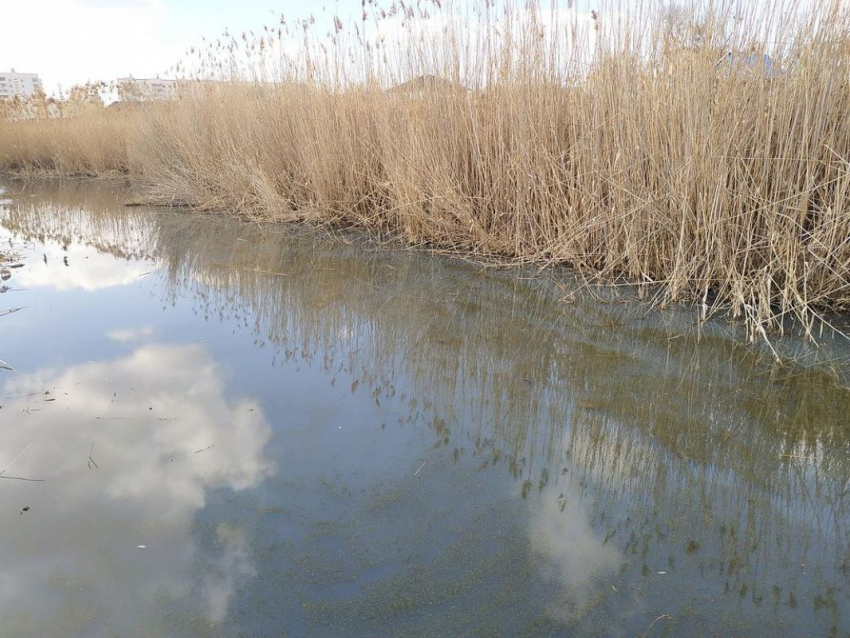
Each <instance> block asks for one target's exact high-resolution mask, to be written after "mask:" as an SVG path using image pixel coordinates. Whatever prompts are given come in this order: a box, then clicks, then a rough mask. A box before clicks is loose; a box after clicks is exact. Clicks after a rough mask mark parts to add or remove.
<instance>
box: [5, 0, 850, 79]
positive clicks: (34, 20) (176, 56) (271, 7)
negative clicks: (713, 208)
mask: <svg viewBox="0 0 850 638" xmlns="http://www.w3.org/2000/svg"><path fill="white" fill-rule="evenodd" d="M390 1H391V0H386V1H385V2H381V4H382V5H387V4H389V3H390ZM446 1H450V0H444V2H446ZM636 1H637V0H614V2H615V4H616V3H617V2H620V3H622V4H624V5H629V4H630V3H634V2H636ZM662 1H664V0H658V2H662ZM674 1H675V0H674ZM730 1H733V2H734V1H736V0H730ZM739 1H741V2H744V3H746V4H749V3H750V2H752V3H753V5H759V4H765V3H769V2H770V0H739ZM780 1H783V0H780ZM787 1H792V2H795V1H796V2H798V3H800V4H803V5H805V4H810V3H812V2H815V1H816V0H787ZM841 1H842V2H844V3H845V5H848V6H850V0H841ZM414 3H415V2H414ZM605 3H606V0H599V1H598V2H597V1H596V0H576V1H575V2H569V1H568V0H564V4H567V5H572V10H573V11H577V12H579V13H580V14H582V15H586V16H589V15H590V10H591V9H592V8H594V7H596V6H597V5H599V4H605ZM609 3H610V0H609ZM520 4H521V3H520ZM544 4H546V3H545V2H544ZM360 5H361V0H327V1H324V0H318V1H315V0H0V24H1V25H3V35H2V37H0V71H4V70H9V69H12V68H13V69H15V70H17V71H18V72H23V73H38V74H39V76H40V77H41V79H42V82H43V85H44V88H45V90H46V92H47V93H48V94H49V95H56V94H57V93H58V91H59V90H60V88H61V89H63V90H64V91H65V92H67V90H68V89H69V88H70V87H71V86H73V85H75V84H84V83H86V82H89V81H91V82H95V81H105V82H110V81H112V80H115V79H116V78H119V77H126V76H128V75H133V76H134V77H136V78H144V77H157V76H159V77H174V74H173V72H171V73H170V72H169V70H170V69H171V68H172V67H173V66H174V65H175V64H176V63H177V62H179V61H181V60H182V59H184V58H185V57H186V53H187V51H188V50H189V48H190V47H192V46H202V45H203V42H202V38H204V37H205V38H206V39H207V40H210V39H213V40H214V39H215V38H217V37H218V36H220V35H221V34H222V32H223V31H224V30H225V29H229V31H230V32H231V33H233V34H240V33H241V32H243V31H248V30H251V29H253V30H260V29H262V27H263V26H264V25H268V26H270V27H271V26H273V25H275V26H276V25H277V24H278V23H279V20H280V16H281V14H283V15H286V16H287V18H288V20H289V22H290V24H291V23H292V22H293V20H294V19H297V18H305V17H308V16H309V15H310V13H314V14H316V16H317V17H318V18H320V19H321V17H322V16H323V15H324V16H328V17H329V16H332V15H339V16H340V17H341V18H342V19H343V20H348V19H352V18H354V17H355V16H359V15H360V10H361V9H360ZM323 9H325V11H323Z"/></svg>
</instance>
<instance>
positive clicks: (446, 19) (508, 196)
mask: <svg viewBox="0 0 850 638" xmlns="http://www.w3.org/2000/svg"><path fill="white" fill-rule="evenodd" d="M423 4H424V5H427V8H423ZM567 4H569V5H572V3H567ZM766 4H767V5H768V6H760V7H755V8H752V9H748V10H746V14H745V15H744V14H742V13H741V11H740V10H739V8H738V7H737V5H736V4H735V3H732V2H722V1H721V2H713V3H708V4H701V5H699V6H697V5H694V6H693V7H690V8H689V9H688V10H684V9H678V10H675V11H673V10H669V9H668V10H667V11H666V12H663V13H661V12H654V11H653V10H652V8H653V6H654V5H652V4H651V3H640V2H639V3H637V6H635V4H634V3H632V4H631V5H630V7H625V8H624V7H623V6H620V7H612V8H611V9H609V10H607V12H606V11H600V12H599V13H596V12H593V13H592V15H590V16H589V17H587V16H582V15H581V14H580V13H578V12H577V11H576V10H574V9H562V10H560V9H556V8H553V9H552V10H551V11H547V10H544V9H542V8H541V7H538V6H537V5H536V4H535V3H528V4H526V5H523V6H522V7H519V6H514V5H511V4H509V6H507V7H498V8H497V7H496V6H495V4H494V3H493V2H482V3H475V4H473V5H470V6H467V7H465V8H464V7H457V6H455V7H453V8H446V7H443V8H441V7H440V3H439V2H438V1H436V0H431V1H430V2H427V3H420V5H419V7H418V8H415V9H414V8H411V7H409V6H406V5H404V3H399V4H396V3H394V4H393V5H392V6H391V7H390V8H389V9H388V10H387V9H380V8H378V7H377V5H375V4H374V3H373V2H364V3H363V9H364V20H363V21H359V20H358V22H357V23H356V24H353V25H351V26H346V25H343V24H342V22H341V21H339V20H335V22H334V25H333V27H332V28H331V29H330V32H329V33H328V35H327V36H319V35H317V34H316V33H315V29H316V28H317V27H316V26H315V25H314V23H315V22H316V21H315V19H312V18H311V19H308V20H305V21H302V22H300V23H297V24H294V25H291V24H288V23H287V21H286V20H285V19H284V18H281V24H280V25H276V27H275V28H273V29H269V28H268V27H266V28H264V30H263V31H261V32H259V33H258V34H257V35H250V36H249V35H247V34H242V36H241V37H239V36H227V38H225V39H224V40H223V41H222V40H221V39H220V40H219V41H217V42H215V43H214V44H212V45H211V47H210V48H209V49H206V50H203V51H199V52H198V53H197V55H198V57H197V58H196V60H195V66H194V67H192V70H191V73H190V75H191V76H192V77H193V78H194V79H196V80H200V79H203V80H204V81H199V82H194V83H192V84H191V86H192V90H190V91H188V92H187V93H186V94H185V95H184V96H183V97H181V99H179V100H176V101H174V102H172V103H170V104H167V105H158V106H156V107H151V108H141V109H135V110H132V111H124V112H110V111H111V110H110V109H106V110H102V111H99V112H97V113H94V114H88V115H84V116H81V117H78V118H72V119H63V120H57V121H34V122H14V123H5V124H3V126H2V129H0V171H18V172H23V173H33V172H45V171H46V172H52V173H57V174H67V175H89V176H99V175H104V174H113V173H121V174H124V173H127V174H129V175H131V176H132V178H133V179H134V180H135V181H136V183H137V184H138V185H139V189H140V192H141V193H143V194H144V197H145V198H146V199H147V200H149V201H151V202H153V203H160V204H184V205H188V206H192V207H195V208H200V209H227V210H230V211H234V212H236V213H239V214H242V215H245V216H250V217H251V218H253V219H264V220H266V219H267V220H303V219H315V220H319V221H323V222H327V223H340V224H356V225H361V226H365V227H368V228H370V229H373V230H375V231H378V232H382V233H394V234H398V235H400V236H402V237H403V238H404V239H405V240H407V241H409V242H411V243H413V244H425V243H427V244H429V245H432V246H438V247H441V248H445V249H450V250H455V251H459V252H464V253H476V254H483V255H488V256H491V257H497V258H503V259H507V260H511V261H535V262H540V263H557V264H568V265H571V266H573V267H576V268H577V269H580V270H582V271H584V272H591V273H599V274H600V276H602V277H604V278H606V279H608V280H613V279H616V278H625V279H627V280H629V281H632V282H635V283H638V284H641V285H647V286H653V287H654V290H655V291H656V292H655V294H657V295H658V299H659V300H661V301H664V302H666V301H679V300H693V301H696V302H698V303H699V304H700V306H701V309H702V314H703V316H708V315H710V314H712V313H713V312H715V311H717V310H718V309H724V310H728V311H730V312H731V314H732V315H733V316H736V317H743V318H744V319H745V320H746V321H747V322H748V324H749V325H750V326H751V327H752V328H753V331H754V334H755V335H758V334H760V333H761V334H763V332H764V330H765V329H766V328H771V327H773V328H777V327H779V328H781V326H782V325H783V319H785V318H787V317H789V316H791V317H795V318H797V319H799V320H800V321H801V322H802V323H803V325H804V326H806V328H807V329H811V328H812V326H813V324H814V321H815V318H816V317H817V316H818V314H817V313H819V312H820V311H822V310H824V309H847V308H850V81H848V74H850V65H848V62H850V29H848V26H850V18H848V14H847V12H846V10H842V8H841V5H840V3H838V2H829V1H822V0H815V1H814V2H812V3H811V6H808V12H807V13H805V14H803V13H801V10H800V9H799V7H796V5H795V3H793V2H781V1H777V2H770V3H766ZM795 11H796V12H797V13H794V12H795ZM791 15H794V16H796V18H795V19H793V20H792V19H791V18H790V17H789V16H791ZM387 25H395V27H394V29H395V30H393V29H390V28H388V27H387ZM369 29H371V31H369ZM369 33H372V34H373V35H369ZM426 36H427V37H426ZM294 42H297V43H298V44H297V46H296V45H294V44H293V43H294ZM588 51H590V52H591V53H592V56H591V59H590V62H589V63H588V64H589V65H586V64H585V63H586V54H587V52H588ZM765 52H770V53H771V55H772V56H773V59H772V60H771V61H770V63H769V64H765V63H763V60H764V55H763V54H764V53H765ZM778 69H781V71H778ZM428 74H433V75H435V76H439V77H442V78H447V79H448V80H449V81H448V82H441V81H439V80H434V79H431V78H430V77H429V76H428ZM419 75H422V76H424V78H423V79H422V80H420V81H419V82H418V83H417V82H414V83H412V84H410V85H407V86H406V87H403V88H401V89H396V90H388V88H389V87H390V86H392V85H393V84H395V83H397V82H398V81H400V80H402V79H406V78H410V77H416V76H419ZM210 79H218V80H219V81H216V82H210V81H206V80H210ZM467 89H469V90H467Z"/></svg>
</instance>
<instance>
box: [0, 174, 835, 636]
mask: <svg viewBox="0 0 850 638" xmlns="http://www.w3.org/2000/svg"><path fill="white" fill-rule="evenodd" d="M6 197H8V199H6V200H4V203H3V204H2V206H0V242H2V250H1V251H0V252H2V253H3V254H4V255H15V257H16V259H17V260H18V261H19V262H20V263H23V267H21V268H16V269H11V270H9V271H8V272H9V273H10V275H11V276H10V277H9V278H8V280H5V281H3V282H2V283H3V286H4V288H3V293H2V294H0V301H2V302H3V303H2V304H0V311H3V312H5V311H6V310H10V309H18V308H19V310H17V311H16V312H12V313H9V314H4V315H3V316H0V335H2V339H0V358H2V360H3V361H5V362H7V363H8V364H9V366H10V367H12V368H14V370H5V369H4V370H0V405H2V408H0V470H2V474H0V517H2V525H3V532H2V534H0V559H1V560H0V590H2V595H0V617H2V619H3V622H2V624H0V636H3V637H5V636H9V637H16V638H17V637H26V636H33V637H39V638H45V637H47V638H49V637H53V636H56V637H59V636H61V637H76V636H80V637H83V636H86V637H104V638H106V637H114V636H120V637H129V636H175V637H180V638H182V637H194V636H204V637H207V636H227V637H229V636H317V637H326V636H327V637H335V636H353V637H357V636H364V637H365V636H389V637H393V636H417V637H418V638H419V637H423V638H424V637H429V636H447V637H455V636H529V637H531V636H533V637H537V636H547V637H548V636H553V637H554V636H618V635H621V636H696V635H699V636H782V635H788V636H825V635H835V636H847V635H848V634H850V612H848V609H850V600H848V592H850V589H848V585H850V583H848V579H850V553H848V549H849V548H850V546H849V545H848V530H849V529H850V502H848V499H850V495H849V494H848V480H850V423H848V421H850V392H848V390H846V389H845V388H843V387H842V385H843V384H845V383H846V380H845V379H843V377H842V376H841V375H840V374H839V375H837V376H836V375H835V374H833V372H830V371H829V369H830V368H831V369H832V370H833V371H835V370H838V371H839V372H840V371H841V370H842V369H843V366H845V365H846V357H847V355H848V353H850V349H848V347H847V346H846V344H845V343H844V342H842V341H841V340H840V339H837V340H830V339H829V338H828V336H826V335H825V336H824V337H823V338H822V341H821V342H820V345H819V347H817V348H815V347H813V346H812V345H810V344H807V343H806V342H803V341H800V340H795V339H794V338H792V337H785V338H783V339H780V340H778V341H777V342H776V343H775V347H776V348H777V350H778V352H779V353H780V354H781V355H782V356H784V357H787V358H788V359H789V360H790V359H792V358H793V359H796V360H797V361H798V363H797V364H796V365H786V366H781V367H780V366H777V365H776V364H775V363H774V360H773V358H772V356H768V355H767V354H766V352H767V351H766V349H765V348H762V347H759V346H758V345H751V346H747V345H742V338H741V335H740V334H738V332H737V331H736V329H735V328H734V327H731V326H729V325H728V324H725V323H722V322H717V323H716V324H709V325H706V326H703V328H702V330H698V329H697V327H696V326H695V325H694V317H693V313H692V311H690V310H688V309H682V308H679V309H676V308H674V309H668V310H665V311H660V312H650V311H649V310H648V309H647V308H646V307H644V306H642V305H640V304H638V303H625V304H623V303H614V302H612V301H611V300H608V301H605V300H603V299H598V298H597V299H593V298H591V297H590V296H583V295H577V296H575V299H576V301H575V303H571V304H568V303H564V302H562V301H561V299H563V298H564V297H565V296H570V295H569V294H568V293H569V290H567V289H568V287H569V285H568V284H567V283H565V281H557V280H552V279H539V278H523V277H518V276H517V273H516V272H504V271H494V270H493V269H486V268H481V267H476V266H473V265H469V264H466V263H462V262H458V261H453V260H448V259H443V258H439V257H434V256H430V255H424V254H421V253H417V252H412V251H406V250H397V249H393V248H387V247H376V246H373V245H370V244H369V243H368V242H365V241H363V240H361V239H360V238H357V237H351V236H338V237H329V236H327V235H325V234H321V233H316V232H312V231H307V230H304V229H295V228H292V227H275V226H266V227H262V226H257V225H250V224H243V223H239V222H234V221H228V220H226V219H222V218H220V217H217V216H207V215H188V214H186V213H182V212H173V211H162V210H153V209H143V208H126V207H124V206H122V201H124V199H125V198H126V194H125V193H123V192H122V191H121V189H120V188H117V187H112V186H103V185H75V184H40V185H32V184H30V185H21V184H11V185H7V192H6ZM816 360H820V361H821V363H820V364H818V363H817V361H816ZM812 362H815V363H814V364H811V365H808V364H810V363H812ZM824 362H826V363H824ZM804 363H806V364H807V365H804ZM24 479H27V480H24Z"/></svg>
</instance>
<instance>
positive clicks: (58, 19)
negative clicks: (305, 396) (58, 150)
mask: <svg viewBox="0 0 850 638" xmlns="http://www.w3.org/2000/svg"><path fill="white" fill-rule="evenodd" d="M166 15H167V9H166V7H165V5H164V4H163V2H162V0H129V1H127V0H125V1H122V2H107V1H106V0H3V2H2V6H0V24H3V25H4V28H3V37H2V38H0V60H2V61H3V64H8V65H9V66H11V67H14V68H15V69H16V70H17V71H20V72H27V73H38V74H39V75H40V76H41V78H42V81H43V82H44V85H45V90H47V92H48V93H51V92H53V91H54V90H55V89H56V87H57V85H59V84H62V86H63V88H64V89H67V88H70V86H71V85H73V84H77V83H84V82H86V81H98V80H102V81H110V80H113V79H115V78H116V77H121V76H126V75H128V74H129V73H131V72H132V73H133V74H134V75H136V76H137V77H140V76H152V75H156V74H157V73H162V72H164V71H165V70H166V69H168V68H169V67H170V66H171V65H172V64H174V63H176V62H177V61H178V60H179V58H180V55H181V54H182V49H181V48H180V47H176V46H174V45H173V44H171V43H168V42H167V41H166V40H165V39H164V38H163V37H162V36H161V32H162V29H161V23H162V21H163V19H164V18H165V17H166ZM0 70H4V69H2V68H0ZM5 70H8V69H5Z"/></svg>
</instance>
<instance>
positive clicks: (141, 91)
mask: <svg viewBox="0 0 850 638" xmlns="http://www.w3.org/2000/svg"><path fill="white" fill-rule="evenodd" d="M178 82H179V80H160V79H159V78H156V79H143V78H119V79H118V81H117V84H118V97H119V99H120V100H121V101H122V102H149V101H152V100H173V99H174V98H176V97H177V85H178Z"/></svg>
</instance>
